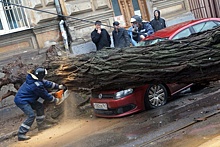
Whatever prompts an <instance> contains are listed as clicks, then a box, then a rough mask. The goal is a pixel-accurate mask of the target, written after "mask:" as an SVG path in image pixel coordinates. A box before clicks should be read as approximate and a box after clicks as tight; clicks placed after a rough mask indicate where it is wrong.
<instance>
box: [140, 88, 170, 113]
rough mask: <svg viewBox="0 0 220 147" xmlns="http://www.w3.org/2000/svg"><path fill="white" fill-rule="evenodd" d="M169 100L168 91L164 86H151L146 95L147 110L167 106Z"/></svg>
mask: <svg viewBox="0 0 220 147" xmlns="http://www.w3.org/2000/svg"><path fill="white" fill-rule="evenodd" d="M167 98H168V93H167V89H166V87H165V86H164V85H162V84H151V85H150V86H149V87H148V88H147V90H146V93H145V98H144V101H145V107H146V109H155V108H157V107H160V106H163V105H165V104H166V102H167Z"/></svg>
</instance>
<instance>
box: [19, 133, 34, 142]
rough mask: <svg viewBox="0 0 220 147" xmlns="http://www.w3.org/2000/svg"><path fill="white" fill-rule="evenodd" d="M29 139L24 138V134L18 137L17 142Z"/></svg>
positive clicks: (27, 137) (28, 137)
mask: <svg viewBox="0 0 220 147" xmlns="http://www.w3.org/2000/svg"><path fill="white" fill-rule="evenodd" d="M29 139H31V137H30V136H26V135H24V134H19V135H18V141H25V140H29Z"/></svg>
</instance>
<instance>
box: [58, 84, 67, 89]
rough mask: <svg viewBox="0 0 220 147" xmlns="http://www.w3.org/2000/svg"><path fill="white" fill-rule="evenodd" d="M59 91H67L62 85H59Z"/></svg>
mask: <svg viewBox="0 0 220 147" xmlns="http://www.w3.org/2000/svg"><path fill="white" fill-rule="evenodd" d="M59 89H62V90H66V89H67V87H66V86H64V85H59Z"/></svg>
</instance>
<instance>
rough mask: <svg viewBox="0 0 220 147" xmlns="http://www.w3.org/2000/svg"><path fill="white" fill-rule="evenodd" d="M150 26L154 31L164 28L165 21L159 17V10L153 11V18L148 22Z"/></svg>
mask: <svg viewBox="0 0 220 147" xmlns="http://www.w3.org/2000/svg"><path fill="white" fill-rule="evenodd" d="M150 24H151V26H152V27H153V29H154V32H156V31H158V30H161V29H163V28H166V22H165V20H164V19H163V18H161V17H160V11H159V10H155V11H154V19H153V20H151V22H150Z"/></svg>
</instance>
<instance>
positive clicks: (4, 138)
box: [0, 131, 17, 142]
mask: <svg viewBox="0 0 220 147" xmlns="http://www.w3.org/2000/svg"><path fill="white" fill-rule="evenodd" d="M16 135H17V131H13V132H11V133H8V134H5V135H3V136H0V142H2V141H4V140H7V139H10V138H12V137H15V136H16Z"/></svg>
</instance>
